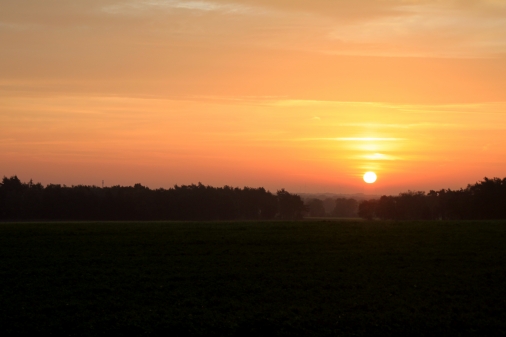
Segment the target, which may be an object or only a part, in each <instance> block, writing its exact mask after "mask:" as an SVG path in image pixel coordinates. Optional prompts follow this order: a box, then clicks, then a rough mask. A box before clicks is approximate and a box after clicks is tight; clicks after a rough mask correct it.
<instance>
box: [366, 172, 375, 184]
mask: <svg viewBox="0 0 506 337" xmlns="http://www.w3.org/2000/svg"><path fill="white" fill-rule="evenodd" d="M376 179H378V177H377V176H376V173H374V172H366V173H365V174H364V181H365V182H366V183H368V184H372V183H374V182H375V181H376Z"/></svg>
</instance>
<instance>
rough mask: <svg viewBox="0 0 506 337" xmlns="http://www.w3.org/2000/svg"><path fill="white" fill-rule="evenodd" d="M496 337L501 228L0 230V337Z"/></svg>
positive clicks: (503, 260)
mask: <svg viewBox="0 0 506 337" xmlns="http://www.w3.org/2000/svg"><path fill="white" fill-rule="evenodd" d="M42 332H46V333H51V335H53V336H59V335H65V336H90V335H93V336H100V335H104V336H105V335H107V336H138V335H147V336H167V335H172V336H179V335H184V336H186V335H191V336H261V335H267V334H268V333H269V334H270V335H278V336H310V335H317V336H331V335H332V336H334V335H337V336H339V335H342V336H371V335H376V336H378V335H398V334H404V335H406V336H408V335H409V336H423V335H425V336H433V335H434V334H436V333H438V334H445V335H447V336H459V335H460V336H468V335H469V336H471V335H473V336H474V335H476V336H484V335H497V336H499V335H503V336H504V335H506V222H379V221H373V222H365V221H364V222H360V221H301V222H235V223H234V222H201V223H197V222H186V223H179V222H174V223H162V222H151V223H3V224H1V223H0V334H1V335H2V336H16V335H25V334H29V333H32V334H40V333H42Z"/></svg>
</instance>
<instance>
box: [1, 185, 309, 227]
mask: <svg viewBox="0 0 506 337" xmlns="http://www.w3.org/2000/svg"><path fill="white" fill-rule="evenodd" d="M303 211H304V203H303V202H302V200H301V198H300V197H299V196H298V195H294V194H290V193H288V192H287V191H285V190H284V189H282V190H279V191H277V193H276V194H272V193H271V192H269V191H266V190H265V189H264V188H248V187H244V188H242V189H240V188H232V187H229V186H225V187H220V188H215V187H211V186H204V185H203V184H200V183H199V184H198V185H187V186H177V185H176V186H174V187H173V188H170V189H156V190H151V189H149V188H147V187H145V186H142V185H141V184H135V186H133V187H130V186H129V187H124V186H113V187H105V188H101V187H97V186H83V185H79V186H71V187H69V186H62V185H54V184H50V185H47V186H46V187H44V186H42V185H41V184H40V183H37V184H35V183H33V182H32V181H30V182H29V183H22V182H21V181H20V180H19V179H18V177H17V176H13V177H11V178H6V177H4V178H3V180H2V183H1V184H0V220H4V221H5V220H16V221H18V220H269V219H283V220H297V219H300V218H302V215H303Z"/></svg>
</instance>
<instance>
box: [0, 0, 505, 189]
mask: <svg viewBox="0 0 506 337" xmlns="http://www.w3.org/2000/svg"><path fill="white" fill-rule="evenodd" d="M0 8H2V10H1V11H0V176H11V175H14V174H17V175H18V176H19V177H20V179H21V180H24V181H27V180H29V179H30V178H33V180H34V181H40V182H42V183H44V184H47V183H61V184H67V185H72V184H95V185H100V184H101V181H102V180H105V183H106V185H108V186H110V185H116V184H121V185H132V184H134V183H137V182H140V183H142V184H144V185H147V186H150V187H152V188H157V187H165V188H167V187H170V186H172V185H174V184H191V183H198V182H199V181H200V182H202V183H204V184H209V185H214V186H222V185H232V186H240V187H242V186H252V187H258V186H264V187H266V188H267V189H270V190H271V191H275V190H276V189H279V188H282V187H284V188H286V189H288V190H289V191H293V192H335V193H353V192H366V193H369V192H371V193H393V194H396V193H399V192H402V191H406V190H408V189H411V190H426V191H428V190H429V189H440V188H460V187H465V186H466V185H467V184H468V183H474V182H476V181H478V180H480V179H482V178H483V177H485V176H487V177H495V176H498V177H505V176H506V174H505V173H506V147H505V146H504V144H506V89H505V88H506V2H505V1H503V0H472V1H471V0H462V1H457V0H454V1H451V0H448V1H445V0H438V1H436V0H432V1H416V0H412V1H409V0H395V1H394V0H384V1H370V0H354V1H351V0H311V1H307V0H306V1H302V0H270V1H267V0H243V1H239V0H236V1H233V0H230V1H229V0H213V1H184V0H132V1H129V0H123V1H112V0H86V1H84V0H73V1H65V0H48V1H38V0H30V1H28V0H27V1H11V0H0ZM367 170H372V171H375V172H376V173H377V174H378V181H377V183H375V184H374V185H373V186H366V185H365V183H363V181H362V178H361V176H362V175H363V173H364V172H365V171H367Z"/></svg>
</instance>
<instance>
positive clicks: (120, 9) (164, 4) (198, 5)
mask: <svg viewBox="0 0 506 337" xmlns="http://www.w3.org/2000/svg"><path fill="white" fill-rule="evenodd" d="M177 9H180V10H191V11H198V12H217V13H221V14H241V15H251V14H265V13H267V10H265V9H262V8H259V7H253V6H246V5H241V4H235V3H217V2H212V1H185V0H140V1H130V2H126V3H122V4H115V5H109V6H105V7H103V8H102V10H103V11H104V12H107V13H110V14H135V13H139V12H140V11H144V10H177Z"/></svg>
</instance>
